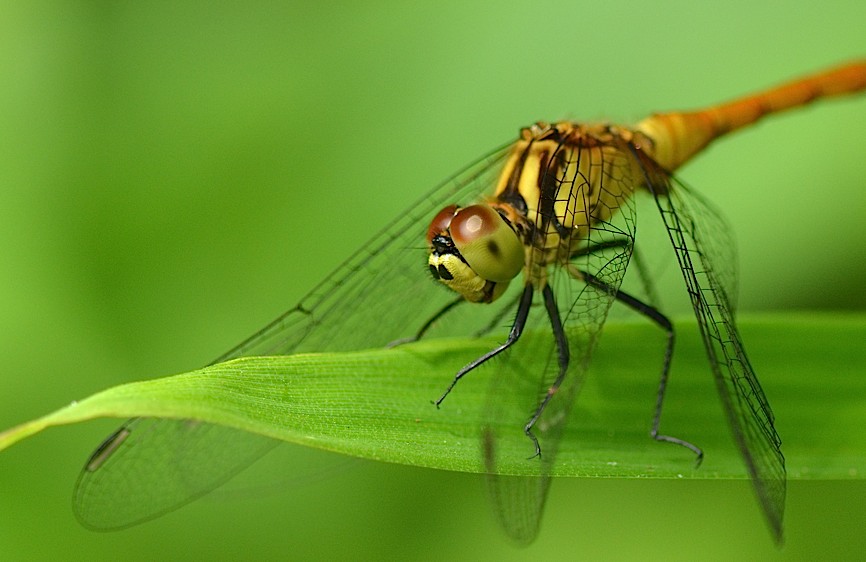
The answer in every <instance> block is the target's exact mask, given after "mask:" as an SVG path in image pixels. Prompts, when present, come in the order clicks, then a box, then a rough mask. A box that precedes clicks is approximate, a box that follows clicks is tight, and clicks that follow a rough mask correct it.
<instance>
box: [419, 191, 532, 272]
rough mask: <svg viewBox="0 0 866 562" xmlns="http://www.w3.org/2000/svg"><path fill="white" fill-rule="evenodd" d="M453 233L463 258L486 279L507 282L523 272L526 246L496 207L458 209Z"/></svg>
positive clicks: (477, 206) (480, 206)
mask: <svg viewBox="0 0 866 562" xmlns="http://www.w3.org/2000/svg"><path fill="white" fill-rule="evenodd" d="M441 214H442V213H440V215H441ZM437 218H439V215H437ZM434 222H435V219H434ZM449 232H450V233H451V239H452V240H453V241H454V245H455V246H456V247H457V250H459V251H460V255H462V256H463V258H464V259H465V260H466V263H468V264H469V267H471V268H472V270H473V271H474V272H475V273H477V274H478V275H479V276H481V277H482V278H483V279H486V280H488V281H494V282H497V283H504V282H506V281H511V280H512V279H514V278H515V277H516V276H517V274H518V273H520V270H521V269H523V260H524V248H523V244H522V243H521V241H520V238H519V237H518V236H517V233H516V232H514V230H513V229H512V228H511V226H510V225H509V224H508V223H507V222H505V219H503V218H502V216H500V215H499V213H497V212H496V211H495V210H493V208H491V207H489V206H487V205H471V206H469V207H464V208H462V209H457V211H456V213H455V214H454V216H453V218H452V219H451V223H450V225H449Z"/></svg>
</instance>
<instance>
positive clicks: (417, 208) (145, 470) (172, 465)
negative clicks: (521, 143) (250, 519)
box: [73, 146, 509, 529]
mask: <svg viewBox="0 0 866 562" xmlns="http://www.w3.org/2000/svg"><path fill="white" fill-rule="evenodd" d="M507 149H508V147H507V146H505V147H502V148H500V149H498V150H496V151H494V152H493V153H491V154H490V155H489V156H487V157H485V158H483V159H481V160H479V161H478V162H476V163H474V164H472V165H470V166H468V167H467V168H466V169H464V170H462V171H461V172H459V173H458V174H456V175H455V176H454V177H453V178H451V179H449V180H448V181H446V182H444V183H443V184H441V185H440V186H438V187H436V188H435V189H434V190H432V191H431V192H430V193H428V194H427V195H425V196H424V197H422V198H421V199H419V200H418V201H416V202H415V203H414V204H413V205H411V206H410V207H409V208H408V209H407V210H406V211H405V212H404V213H402V214H401V215H399V216H398V217H397V218H396V219H395V220H394V221H392V222H390V223H388V226H387V228H385V229H384V230H382V231H381V232H380V233H379V234H378V235H376V236H375V237H374V238H373V239H372V240H370V241H368V242H367V243H366V244H364V245H362V246H361V247H360V248H359V249H358V250H357V251H356V252H355V253H354V254H352V255H351V256H350V258H349V259H348V260H347V261H346V262H345V263H344V264H343V265H341V266H340V267H339V268H338V269H337V270H335V271H334V272H333V273H332V274H331V275H329V276H328V277H327V278H325V279H324V280H323V281H322V282H321V283H320V284H319V285H318V286H317V287H316V288H315V289H313V291H311V292H310V293H309V294H308V295H307V296H306V297H304V298H303V299H302V300H301V302H300V303H298V305H297V306H295V307H294V308H293V309H291V310H290V311H288V312H287V313H285V314H284V315H283V316H281V317H280V318H278V319H277V320H275V321H274V322H272V323H271V324H270V325H268V326H267V327H265V328H264V329H263V330H261V331H260V332H258V333H257V334H255V335H253V336H252V337H251V338H249V339H248V340H246V341H245V342H243V343H242V344H240V345H239V346H237V347H236V348H234V349H233V350H231V351H230V352H228V353H226V354H225V355H223V356H222V357H220V358H219V359H218V360H217V362H219V361H226V360H229V359H232V358H236V357H241V356H250V355H277V354H288V353H297V352H304V351H316V352H327V351H346V350H357V349H365V348H374V347H382V346H385V345H387V344H388V343H390V342H392V341H394V340H398V339H400V338H405V337H411V336H414V335H415V334H416V333H417V331H418V330H419V328H420V327H421V326H422V325H423V324H424V322H425V321H427V320H428V319H429V318H431V317H432V316H433V315H434V314H435V313H436V312H437V311H438V310H440V309H441V308H442V307H444V306H445V304H446V303H448V302H450V301H452V300H453V298H454V296H453V294H452V293H451V291H448V290H447V289H446V288H445V287H442V286H440V285H439V284H438V283H436V282H435V281H434V280H433V279H432V278H431V276H430V274H429V272H428V270H427V265H426V263H425V251H424V250H422V246H423V244H424V237H425V234H426V229H427V224H428V223H429V221H430V219H431V217H433V216H434V215H435V213H436V212H437V211H438V210H439V209H440V208H442V207H444V206H445V205H446V204H451V203H467V202H471V201H475V200H477V199H478V198H479V196H480V195H481V194H483V193H485V192H487V191H490V190H491V189H492V187H493V185H494V180H495V178H496V176H497V175H498V172H499V170H500V168H501V166H500V164H501V163H502V161H503V158H504V156H505V154H506V152H507ZM508 305H509V303H508V302H507V300H503V301H502V302H501V303H495V304H494V305H488V306H464V307H457V309H456V310H455V311H454V312H452V313H449V314H448V315H447V321H442V322H439V323H437V325H434V326H433V327H432V328H431V329H430V330H429V331H428V332H427V334H429V335H430V336H436V335H445V334H447V335H454V336H457V335H470V334H475V333H477V332H479V331H481V330H482V329H483V328H484V327H486V326H487V325H488V324H490V323H491V321H492V320H491V319H494V318H496V317H497V315H502V314H504V313H503V312H502V310H501V309H502V308H503V307H506V306H508ZM461 309H470V310H461ZM425 337H426V336H425ZM472 359H474V357H468V358H467V359H466V361H467V362H469V361H470V360H472ZM278 443H279V442H278V441H275V440H272V439H269V438H266V437H262V436H258V435H254V434H250V433H246V432H243V431H239V430H235V429H231V428H227V427H222V426H216V425H212V424H206V423H201V422H196V421H191V420H165V419H142V418H139V419H133V420H130V421H129V422H127V423H126V424H125V425H124V426H122V427H121V428H120V429H119V430H118V431H117V432H115V433H114V434H112V435H111V436H109V438H108V439H106V441H105V442H104V443H103V444H102V445H101V446H100V447H99V448H98V449H97V450H96V451H95V452H94V453H93V455H92V456H91V458H90V459H89V461H88V463H87V465H86V466H85V468H84V469H83V470H82V472H81V474H80V475H79V478H78V481H77V483H76V487H75V492H74V498H73V506H74V510H75V513H76V516H77V517H78V519H79V520H80V521H81V522H82V524H84V525H85V526H87V527H90V528H95V529H116V528H123V527H128V526H130V525H135V524H137V523H140V522H143V521H146V520H149V519H153V518H155V517H158V516H160V515H162V514H164V513H166V512H169V511H172V510H174V509H177V508H178V507H180V506H182V505H184V504H186V503H188V502H190V501H192V500H194V499H196V498H198V497H200V496H202V495H203V494H205V493H207V492H208V491H210V490H212V489H214V488H215V487H217V486H219V485H221V484H222V483H224V482H225V481H226V480H228V479H229V478H231V477H232V476H233V475H235V474H236V473H238V472H239V471H241V470H242V469H243V468H245V467H246V466H248V465H249V464H251V463H252V462H254V461H255V460H257V459H258V458H259V457H261V456H262V455H264V454H265V453H267V452H268V451H270V450H271V449H272V448H273V447H275V446H276V445H277V444H278Z"/></svg>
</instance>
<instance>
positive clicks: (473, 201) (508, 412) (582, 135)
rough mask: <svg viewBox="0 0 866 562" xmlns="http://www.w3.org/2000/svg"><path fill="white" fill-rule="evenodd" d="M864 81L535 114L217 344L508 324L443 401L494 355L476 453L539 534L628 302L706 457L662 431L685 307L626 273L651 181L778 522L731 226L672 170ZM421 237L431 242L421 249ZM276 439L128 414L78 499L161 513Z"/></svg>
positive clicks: (390, 341)
mask: <svg viewBox="0 0 866 562" xmlns="http://www.w3.org/2000/svg"><path fill="white" fill-rule="evenodd" d="M864 89H866V61H857V62H853V63H850V64H847V65H844V66H841V67H837V68H834V69H830V70H827V71H824V72H821V73H818V74H814V75H812V76H808V77H805V78H801V79H799V80H796V81H792V82H788V83H785V84H783V85H781V86H778V87H775V88H772V89H769V90H766V91H763V92H760V93H757V94H753V95H749V96H746V97H742V98H739V99H735V100H733V101H731V102H728V103H723V104H720V105H716V106H712V107H709V108H706V109H703V110H699V111H690V112H671V113H662V114H654V115H651V116H650V117H647V118H646V119H644V120H642V121H640V122H638V123H637V124H636V125H634V126H631V127H629V126H620V125H615V124H611V123H579V122H572V121H561V122H554V123H547V122H538V123H535V124H533V125H531V126H529V127H525V128H523V129H522V130H521V131H520V134H519V137H518V139H517V140H516V141H512V142H509V143H507V144H505V145H503V146H501V147H499V148H497V149H496V150H494V151H492V152H491V153H490V154H488V155H487V156H485V157H483V158H481V159H479V160H477V161H476V162H474V163H472V164H470V165H469V166H467V167H465V168H464V169H462V170H461V171H459V172H458V173H456V174H455V175H454V176H452V177H451V178H449V179H448V180H447V181H445V182H443V183H442V184H440V185H439V186H437V187H435V188H434V189H433V190H432V191H430V192H429V193H426V194H425V195H423V196H422V197H421V198H420V199H418V200H417V201H415V202H414V203H413V204H412V205H411V206H410V207H409V208H408V209H407V210H406V211H405V212H403V213H401V214H400V215H398V217H397V218H396V219H395V220H393V221H391V222H389V223H387V224H388V226H387V227H386V228H384V229H383V230H382V231H380V232H379V233H378V234H377V235H376V236H374V237H373V238H372V239H371V240H369V241H368V242H367V243H365V244H363V245H362V246H361V247H360V248H359V249H358V250H357V251H356V252H354V253H353V254H352V255H351V256H350V257H349V258H348V260H346V261H345V262H344V263H343V264H342V265H341V266H340V267H338V268H337V269H336V270H335V271H334V272H333V273H331V274H330V275H329V276H327V277H326V278H325V279H324V280H323V281H321V282H320V283H319V284H318V285H317V286H316V287H315V288H314V289H313V290H312V291H311V292H310V293H309V294H307V295H306V296H305V297H304V298H303V299H302V300H301V301H300V302H299V303H298V304H297V305H296V306H295V307H294V308H292V309H290V310H289V311H288V312H286V313H285V314H283V315H282V316H280V317H278V318H277V319H276V320H274V321H273V322H272V323H270V324H268V325H267V326H266V327H264V328H263V329H262V330H260V331H259V332H257V333H256V334H254V335H253V336H252V337H250V338H248V339H247V340H245V341H243V342H242V343H241V344H240V345H238V346H237V347H235V348H233V349H232V350H230V351H229V352H228V353H226V354H224V355H222V356H221V357H219V358H218V359H217V360H216V361H215V363H216V362H222V361H227V360H230V359H234V358H238V357H244V356H257V355H280V354H289V353H300V352H332V351H349V350H360V349H368V348H374V347H383V346H393V345H398V344H402V343H405V342H408V341H412V340H417V339H421V338H425V339H426V338H433V337H440V336H446V335H447V336H470V337H477V336H480V335H489V334H495V335H500V336H501V337H502V338H504V340H502V343H501V344H499V345H497V346H495V347H493V348H492V349H491V350H490V351H489V352H487V353H485V354H483V355H482V356H480V357H471V356H467V357H465V358H464V359H465V361H464V362H463V363H464V364H465V367H463V368H462V369H460V370H459V371H458V372H457V373H455V374H454V376H453V377H452V378H451V380H450V381H443V392H442V394H441V395H440V396H438V397H431V400H433V402H434V403H435V405H436V407H440V408H446V407H448V404H449V401H450V400H452V398H450V397H451V396H452V395H453V394H454V393H457V392H459V388H460V383H461V381H462V380H464V379H465V378H467V377H471V376H472V373H473V372H475V371H477V370H478V369H480V368H486V367H485V366H487V365H489V364H491V363H493V364H494V365H495V366H496V369H497V373H496V376H494V377H492V379H491V380H492V382H491V383H490V385H491V387H490V389H489V391H488V392H487V396H488V398H487V406H486V409H485V412H486V417H487V418H488V421H486V422H485V424H484V426H483V427H482V428H480V431H479V438H480V440H481V450H482V451H483V453H482V454H483V457H484V458H483V459H482V460H483V463H484V466H485V468H486V470H487V472H488V473H489V475H490V476H489V479H488V482H489V491H490V496H491V499H492V501H493V504H494V512H495V513H496V515H497V517H498V518H499V520H500V522H501V523H502V525H503V527H504V528H505V530H506V532H507V533H508V534H509V535H510V536H512V538H514V539H515V540H517V541H519V542H529V541H531V540H532V539H533V538H534V537H535V536H536V534H537V532H538V527H539V522H540V519H541V514H542V512H543V507H544V503H545V500H546V497H547V492H548V489H549V485H550V481H551V476H550V475H551V473H552V472H553V467H554V464H555V462H556V457H557V451H558V447H559V444H560V438H561V435H562V432H563V429H564V428H565V426H566V424H567V421H568V418H569V415H570V413H571V410H572V407H573V404H574V403H575V401H576V396H577V394H578V391H579V389H580V387H581V385H582V383H583V381H584V379H585V377H586V375H587V373H588V372H589V370H590V361H591V358H592V355H593V352H594V350H595V349H596V344H597V342H598V340H599V337H600V335H601V332H602V328H603V326H604V324H605V322H606V319H607V316H608V313H609V311H610V309H611V307H612V306H613V304H614V303H617V302H618V303H621V304H622V305H624V306H625V307H626V308H629V309H631V310H633V311H635V312H636V313H638V314H639V315H642V316H644V317H646V318H647V319H648V320H649V321H650V322H652V323H654V324H655V325H657V326H658V327H659V328H660V329H661V331H662V333H663V334H664V335H665V337H666V340H665V341H666V344H665V349H664V355H663V358H662V361H661V366H660V369H659V372H660V378H659V384H658V390H657V397H656V403H655V409H654V414H653V418H652V419H651V420H649V424H648V425H649V434H650V436H651V437H652V438H653V439H655V440H657V441H662V442H668V443H671V444H674V445H677V446H680V447H684V448H685V449H686V450H688V451H691V453H692V454H693V455H694V456H695V459H696V461H697V462H698V463H699V462H700V460H701V458H702V456H703V451H702V450H701V449H700V447H699V446H698V445H696V444H693V443H691V442H689V441H687V440H686V439H683V438H680V437H677V436H672V435H666V434H664V433H663V432H662V431H661V420H662V406H663V402H664V395H665V390H666V388H667V382H668V374H669V370H670V365H671V358H672V356H673V344H674V329H673V324H672V322H671V321H670V320H669V319H668V317H667V316H665V315H664V314H663V313H662V312H661V311H660V310H659V309H658V308H656V307H655V306H654V305H653V303H652V302H650V301H649V299H643V298H641V297H640V296H638V295H636V294H633V293H631V292H627V291H626V290H625V289H624V288H623V286H622V284H623V279H624V277H625V274H626V271H627V269H628V266H629V264H630V263H631V262H635V264H636V265H637V266H638V267H636V268H635V269H638V270H639V273H640V272H641V271H643V270H642V269H641V268H640V267H639V266H640V262H639V254H638V253H636V252H635V242H636V224H637V205H636V203H635V201H636V199H637V198H638V197H648V198H649V200H650V201H652V202H654V206H655V207H656V209H657V210H658V213H659V214H660V216H661V219H662V222H663V224H664V228H665V229H666V231H667V235H668V238H669V239H670V242H671V246H672V249H673V255H674V257H675V259H676V262H677V263H678V266H679V269H680V271H681V272H682V276H683V279H684V282H685V287H686V291H687V294H688V297H689V300H690V302H691V305H692V307H693V309H694V313H695V317H696V319H697V326H698V329H699V331H700V335H701V338H702V341H703V345H704V347H705V349H706V353H707V356H708V359H709V367H710V370H711V372H712V375H713V378H714V380H715V385H716V388H717V390H718V393H719V397H720V400H721V403H722V406H723V410H724V413H725V417H726V418H727V422H728V424H729V425H730V429H731V432H732V435H733V441H734V443H735V445H736V447H737V448H738V450H739V453H740V455H741V456H742V459H743V462H744V464H745V468H746V471H747V473H748V475H749V476H750V479H751V482H752V487H753V489H754V493H755V495H756V497H757V500H758V503H759V505H760V508H761V510H762V512H763V514H764V517H765V519H766V521H767V523H768V525H769V528H770V530H771V533H772V535H773V537H774V538H775V539H776V540H777V541H781V537H782V527H783V515H784V508H785V493H786V473H785V459H784V456H783V454H782V451H781V439H780V437H779V435H778V433H777V431H776V429H775V425H774V423H775V422H774V415H773V412H772V409H771V408H770V404H769V402H768V400H767V398H766V396H765V393H764V391H763V389H762V388H761V385H760V383H759V381H758V378H757V376H756V375H755V372H754V369H753V368H752V365H751V363H750V362H749V359H748V357H747V355H746V351H745V347H744V344H743V341H742V338H741V337H740V334H739V332H738V330H737V326H736V322H735V307H736V273H735V272H736V266H735V260H736V256H735V250H734V248H735V245H734V242H733V239H732V234H731V229H730V228H729V226H728V225H727V223H726V222H725V220H724V218H723V217H722V216H721V214H720V213H719V212H718V211H717V210H716V209H715V207H714V206H713V205H712V204H711V203H710V202H709V201H708V200H707V199H706V198H705V197H703V196H702V195H700V194H699V193H697V192H695V191H694V190H692V189H690V188H689V187H688V186H687V185H686V184H684V183H682V182H681V181H679V180H678V179H677V178H676V176H674V172H676V171H677V169H679V168H680V167H681V166H682V165H683V164H685V163H686V162H688V161H689V160H690V159H691V158H692V157H694V156H695V155H697V154H698V153H700V152H701V151H702V150H703V149H704V148H706V147H707V146H708V145H709V144H710V143H711V142H712V141H714V140H715V139H717V138H719V137H722V136H724V135H726V134H728V133H731V132H733V131H736V130H738V129H741V128H743V127H746V126H748V125H750V124H753V123H755V122H757V121H758V120H760V119H761V118H763V117H765V116H767V115H770V114H774V113H778V112H782V111H785V110H787V109H791V108H795V107H798V106H802V105H805V104H808V103H810V102H812V101H815V100H817V99H819V98H825V97H831V96H838V95H843V94H852V93H855V92H859V91H861V90H864ZM425 242H426V252H425V251H421V250H419V249H418V247H419V244H421V243H425ZM425 254H426V256H425ZM425 260H426V263H425ZM431 278H432V279H431ZM649 281H651V280H647V282H649ZM442 285H444V287H443V286H442ZM509 323H510V327H509ZM514 431H516V432H519V433H521V434H522V436H524V437H525V438H526V442H527V449H528V454H527V457H529V458H528V459H519V461H518V462H526V463H534V464H533V465H532V466H534V467H535V468H534V473H535V475H536V477H526V476H520V477H518V476H509V475H508V472H507V471H504V470H502V469H501V466H502V465H503V464H506V463H507V462H514V460H513V459H503V458H501V455H500V454H499V452H498V448H497V445H498V443H499V442H500V441H501V439H502V438H503V435H504V433H505V432H514ZM277 444H278V442H277V441H275V440H273V439H270V438H267V437H264V436H258V435H254V434H250V433H246V432H243V431H240V430H236V429H233V428H229V427H223V426H219V425H213V424H208V423H204V422H200V421H196V420H171V419H152V418H135V419H132V420H129V421H128V422H126V423H125V424H123V425H122V426H121V427H120V428H119V429H118V430H117V431H115V432H114V433H112V435H110V436H109V437H108V438H107V439H106V440H105V441H104V442H103V443H102V444H101V445H100V446H99V447H98V448H97V449H96V450H95V451H94V452H93V454H92V455H91V456H90V457H89V459H88V460H87V462H86V464H85V466H84V468H83V469H82V471H81V473H80V475H79V478H78V481H77V483H76V487H75V492H74V499H73V506H74V510H75V514H76V516H77V517H78V519H79V521H81V522H82V524H84V525H85V526H87V527H89V528H93V529H99V530H108V529H122V528H126V527H129V526H132V525H136V524H139V523H142V522H144V521H148V520H150V519H153V518H156V517H159V516H161V515H163V514H165V513H168V512H170V511H173V510H175V509H177V508H179V507H181V506H183V505H185V504H187V503H189V502H191V501H193V500H195V499H196V498H198V497H200V496H202V495H204V494H206V493H208V492H209V491H211V490H213V489H215V488H216V487H218V486H220V485H222V484H223V483H225V482H226V481H228V480H229V479H231V478H232V477H233V476H235V475H236V474H237V473H239V472H240V471H242V470H243V469H244V468H246V467H247V466H249V465H250V464H252V463H253V462H255V461H256V460H257V459H259V458H260V457H262V456H263V455H265V454H267V453H268V452H269V451H270V450H271V449H273V448H274V447H275V446H276V445H277Z"/></svg>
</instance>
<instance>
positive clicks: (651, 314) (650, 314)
mask: <svg viewBox="0 0 866 562" xmlns="http://www.w3.org/2000/svg"><path fill="white" fill-rule="evenodd" d="M580 273H581V275H582V276H583V279H584V280H585V281H586V282H587V283H589V284H590V285H592V286H593V287H598V288H600V289H603V290H607V291H610V287H608V286H607V284H606V283H604V282H603V281H601V280H600V279H598V278H597V277H595V276H594V275H591V274H589V273H586V272H583V271H582V272H580ZM614 296H615V298H616V300H618V301H619V302H621V303H623V304H624V305H626V306H628V307H629V308H631V309H632V310H634V311H635V312H637V313H639V314H642V315H644V316H646V317H647V318H648V319H649V320H651V321H652V322H654V323H656V324H657V325H658V326H659V327H660V328H661V329H662V330H664V331H665V333H666V334H667V339H668V341H667V345H666V346H665V357H664V363H663V364H662V374H661V378H660V379H659V388H658V393H657V394H656V406H655V413H654V414H653V423H652V429H650V437H652V438H653V439H655V440H656V441H664V442H666V443H674V444H676V445H680V446H681V447H685V448H687V449H689V450H690V451H692V452H693V453H694V454H695V455H696V457H697V458H696V460H695V464H696V466H700V464H701V461H702V460H703V458H704V452H703V451H702V450H701V448H700V447H698V446H697V445H694V444H692V443H689V442H688V441H686V440H684V439H680V438H679V437H673V436H671V435H663V434H661V433H659V425H660V424H661V417H662V405H663V403H664V398H665V390H667V385H668V375H669V374H670V368H671V360H672V359H673V353H674V327H673V324H672V323H671V321H670V320H669V319H668V317H667V316H665V315H664V314H662V313H661V312H659V311H658V309H656V308H654V307H652V306H650V305H648V304H646V303H644V302H642V301H640V300H638V299H636V298H635V297H633V296H631V295H629V294H628V293H625V292H623V291H617V292H616V294H615V295H614Z"/></svg>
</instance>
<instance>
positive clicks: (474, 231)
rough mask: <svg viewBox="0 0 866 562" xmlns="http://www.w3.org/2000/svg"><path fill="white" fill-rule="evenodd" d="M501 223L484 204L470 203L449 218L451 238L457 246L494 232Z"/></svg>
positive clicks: (494, 212) (494, 213)
mask: <svg viewBox="0 0 866 562" xmlns="http://www.w3.org/2000/svg"><path fill="white" fill-rule="evenodd" d="M501 224H502V219H501V218H500V217H499V215H498V214H497V213H496V211H494V210H493V209H491V208H490V207H488V206H486V205H470V206H469V207H464V208H462V209H460V210H458V211H457V213H456V214H455V215H454V218H453V219H452V220H451V226H450V227H449V228H450V231H451V238H452V239H453V240H454V243H455V244H457V247H458V248H459V247H460V245H461V244H468V243H470V242H473V241H475V240H478V239H479V238H481V237H484V236H489V235H491V234H492V233H494V232H496V229H497V228H499V226H500V225H501Z"/></svg>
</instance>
